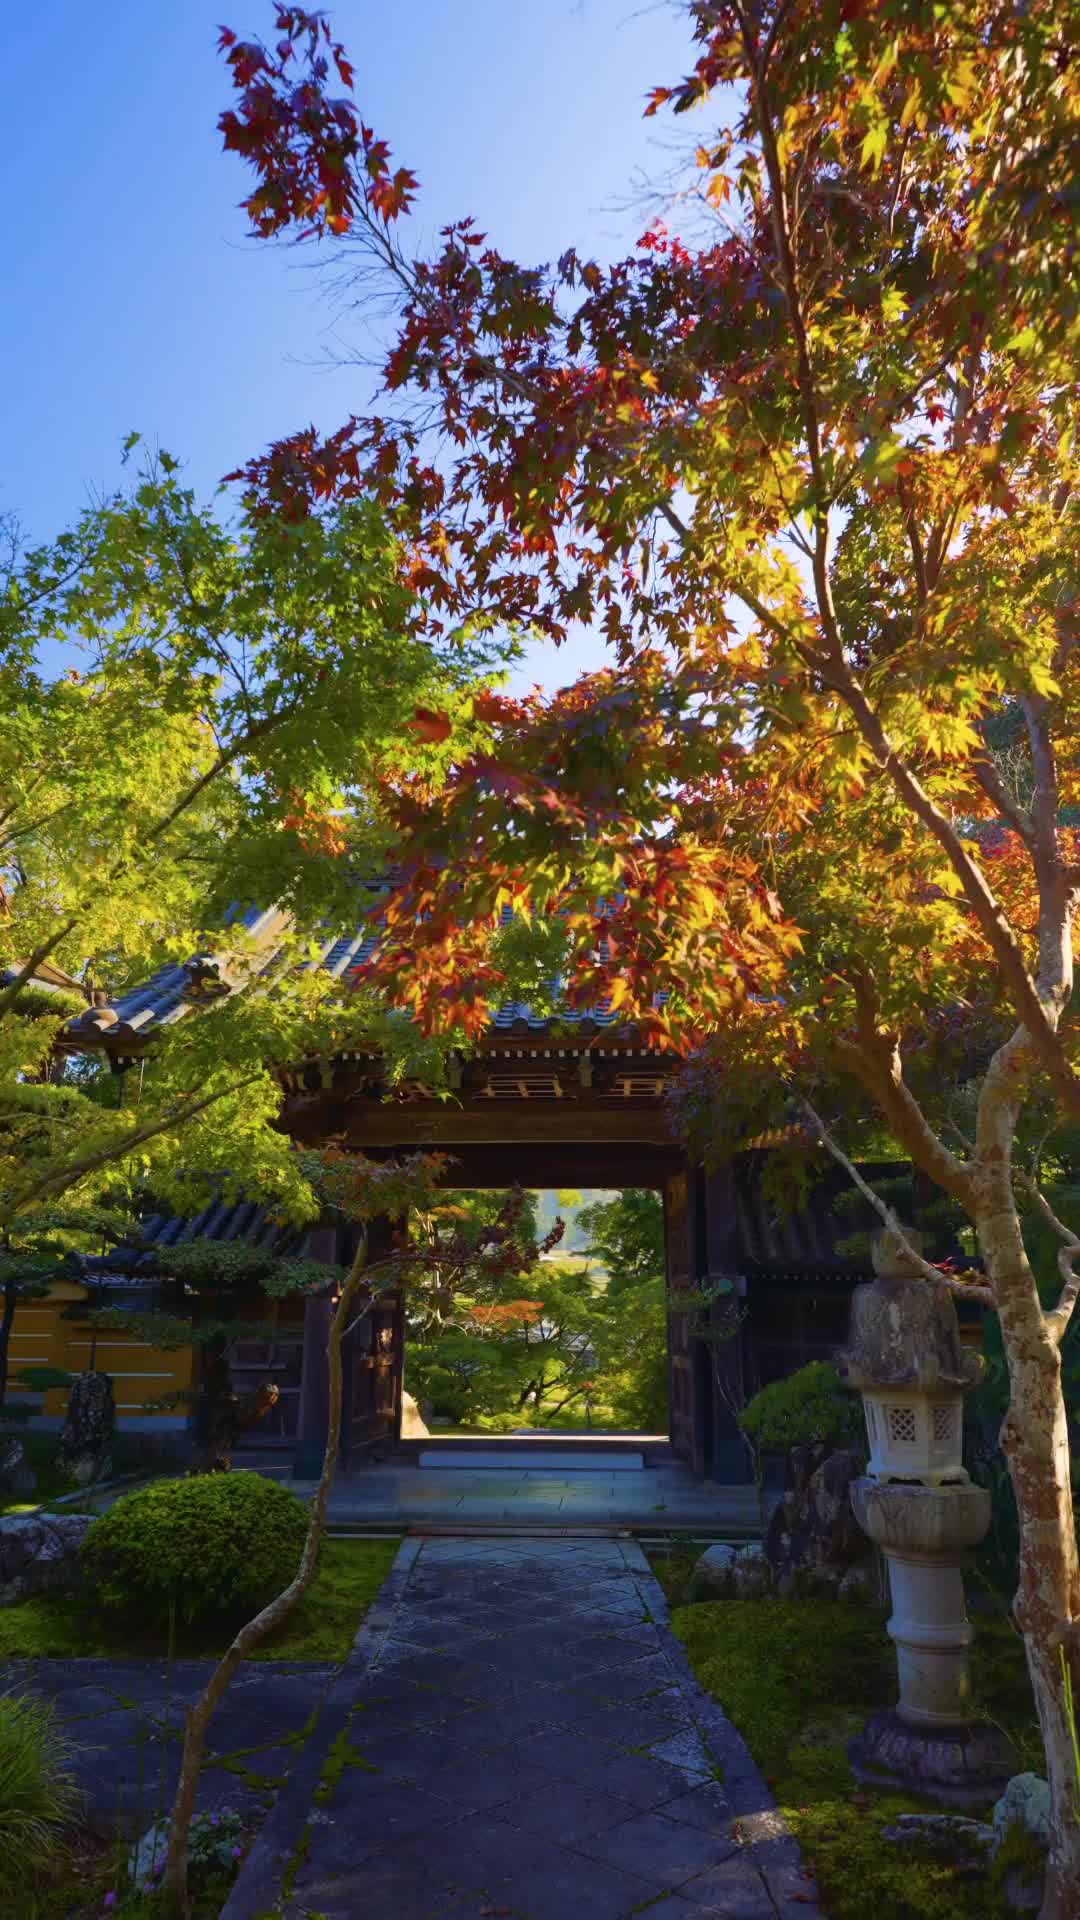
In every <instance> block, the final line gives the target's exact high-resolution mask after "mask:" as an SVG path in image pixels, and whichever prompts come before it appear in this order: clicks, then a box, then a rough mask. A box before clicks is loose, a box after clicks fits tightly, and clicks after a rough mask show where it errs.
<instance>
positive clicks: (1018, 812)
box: [971, 756, 1035, 851]
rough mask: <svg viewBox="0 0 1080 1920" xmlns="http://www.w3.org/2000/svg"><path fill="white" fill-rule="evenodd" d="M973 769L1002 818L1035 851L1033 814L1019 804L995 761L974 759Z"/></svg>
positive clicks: (987, 758)
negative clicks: (1006, 784)
mask: <svg viewBox="0 0 1080 1920" xmlns="http://www.w3.org/2000/svg"><path fill="white" fill-rule="evenodd" d="M971 771H972V773H973V774H974V775H975V778H976V780H977V781H978V783H979V785H980V787H981V788H982V790H983V792H984V793H985V794H986V796H987V798H988V799H989V800H992V801H993V803H994V805H995V807H996V808H997V810H998V812H999V813H1000V815H1001V817H1002V819H1003V820H1007V821H1008V823H1009V825H1010V827H1012V829H1013V831H1014V832H1015V833H1018V834H1019V835H1020V838H1021V840H1022V841H1023V842H1024V845H1025V846H1026V847H1028V848H1029V849H1031V850H1032V851H1033V850H1034V847H1035V827H1034V825H1033V823H1032V819H1031V815H1030V814H1029V813H1028V811H1027V809H1026V808H1025V807H1021V806H1018V805H1017V803H1016V801H1015V800H1014V799H1013V797H1012V795H1011V794H1010V793H1009V791H1008V789H1007V787H1006V786H1005V783H1004V781H1003V780H1002V778H1001V775H1000V774H999V772H998V770H997V768H996V767H995V765H994V763H993V761H992V760H991V759H990V758H989V756H987V757H986V758H985V759H979V760H973V761H972V763H971Z"/></svg>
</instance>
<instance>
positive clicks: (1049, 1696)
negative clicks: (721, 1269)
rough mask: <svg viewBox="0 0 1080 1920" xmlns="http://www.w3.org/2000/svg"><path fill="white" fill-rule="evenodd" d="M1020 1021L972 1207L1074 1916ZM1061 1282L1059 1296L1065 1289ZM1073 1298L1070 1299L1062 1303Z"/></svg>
mask: <svg viewBox="0 0 1080 1920" xmlns="http://www.w3.org/2000/svg"><path fill="white" fill-rule="evenodd" d="M1027 1046H1028V1036H1027V1034H1026V1032H1025V1030H1024V1029H1023V1028H1020V1029H1018V1031H1017V1033H1016V1034H1015V1035H1013V1037H1012V1038H1011V1039H1010V1040H1009V1041H1007V1042H1006V1044H1005V1045H1004V1046H1003V1047H1002V1048H1001V1049H1000V1050H999V1052H998V1054H997V1055H996V1057H995V1059H994V1061H993V1063H992V1065H991V1068H990V1071H989V1072H988V1074H987V1076H986V1080H985V1082H984V1084H983V1088H982V1094H981V1098H980V1102H979V1125H978V1133H977V1137H976V1159H975V1177H976V1181H977V1194H976V1199H975V1205H974V1209H973V1211H974V1219H975V1228H976V1232H977V1234H978V1239H979V1246H980V1249H981V1252H982V1256H983V1260H984V1263H985V1266H986V1271H987V1274H988V1275H989V1277H990V1281H991V1285H992V1287H993V1290H994V1293H995V1295H996V1299H997V1310H998V1314H999V1317H1000V1320H1001V1332H1002V1342H1003V1345H1004V1349H1005V1357H1006V1361H1007V1363H1008V1369H1009V1410H1008V1413H1007V1414H1006V1416H1005V1422H1004V1425H1003V1428H1002V1434H1001V1440H1002V1446H1003V1448H1004V1451H1005V1456H1006V1459H1007V1461H1008V1465H1009V1474H1010V1477H1011V1479H1012V1483H1013V1489H1014V1492H1015V1494H1016V1508H1017V1514H1018V1517H1019V1524H1020V1587H1019V1591H1018V1593H1017V1596H1016V1603H1015V1612H1016V1617H1017V1621H1018V1623H1019V1625H1020V1627H1021V1629H1022V1631H1023V1635H1024V1647H1025V1651H1026V1655H1027V1664H1028V1672H1029V1674H1030V1677H1031V1687H1032V1692H1033V1694H1034V1697H1035V1707H1036V1711H1037V1713H1038V1716H1039V1727H1040V1730H1041V1733H1042V1738H1043V1746H1044V1748H1045V1752H1046V1767H1047V1777H1048V1779H1049V1782H1050V1790H1051V1796H1052V1837H1051V1852H1050V1872H1049V1875H1048V1879H1047V1889H1046V1898H1045V1901H1044V1904H1043V1907H1042V1912H1041V1915H1040V1920H1077V1917H1078V1916H1080V1819H1078V1817H1077V1810H1078V1808H1080V1779H1078V1776H1077V1768H1076V1751H1075V1747H1074V1745H1073V1739H1072V1729H1071V1727H1070V1724H1069V1716H1068V1712H1067V1703H1066V1693H1065V1683H1064V1675H1063V1671H1062V1653H1063V1652H1064V1657H1065V1660H1066V1662H1067V1663H1068V1668H1069V1671H1070V1673H1071V1675H1072V1690H1073V1694H1074V1696H1080V1560H1078V1556H1077V1544H1076V1516H1075V1513H1074V1510H1073V1497H1072V1481H1071V1472H1070V1449H1069V1431H1068V1420H1067V1413H1066V1406H1065V1398H1064V1395H1063V1393H1062V1385H1061V1341H1062V1339H1063V1337H1064V1334H1065V1331H1066V1329H1067V1326H1068V1314H1067V1311H1065V1309H1064V1307H1062V1308H1061V1309H1052V1310H1051V1311H1050V1312H1047V1311H1045V1310H1044V1308H1043V1306H1042V1302H1041V1301H1040V1298H1039V1291H1038V1287H1037V1285H1036V1282H1035V1276H1034V1274H1033V1272H1032V1270H1031V1265H1030V1262H1029V1260H1028V1257H1027V1253H1026V1250H1025V1247H1024V1240H1023V1233H1022V1231H1021V1224H1020V1218H1019V1213H1018V1210H1017V1205H1016V1199H1015V1194H1014V1190H1013V1180H1012V1158H1013V1151H1014V1141H1015V1137H1016V1124H1017V1120H1018V1118H1019V1103H1018V1098H1017V1091H1016V1083H1017V1077H1018V1074H1019V1075H1020V1077H1021V1078H1022V1077H1023V1065H1024V1060H1023V1055H1024V1052H1025V1049H1026V1048H1027ZM1068 1290H1069V1282H1068V1281H1066V1283H1065V1287H1064V1289H1063V1293H1065V1294H1067V1293H1068ZM1069 1304H1071V1302H1070V1303H1069Z"/></svg>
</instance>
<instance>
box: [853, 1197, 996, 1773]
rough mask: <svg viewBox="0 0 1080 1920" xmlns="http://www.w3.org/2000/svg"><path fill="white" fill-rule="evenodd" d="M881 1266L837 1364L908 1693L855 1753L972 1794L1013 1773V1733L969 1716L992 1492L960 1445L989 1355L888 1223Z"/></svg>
mask: <svg viewBox="0 0 1080 1920" xmlns="http://www.w3.org/2000/svg"><path fill="white" fill-rule="evenodd" d="M907 1238H908V1239H909V1241H910V1242H911V1243H912V1245H913V1246H915V1247H916V1248H917V1246H918V1236H917V1235H916V1234H909V1235H908V1236H907ZM874 1271H875V1274H876V1278H875V1279H874V1280H872V1281H871V1282H869V1283H868V1284H866V1285H864V1286H860V1287H857V1288H856V1289H855V1293H854V1295H853V1298H852V1305H851V1320H850V1326H849V1331H848V1348H847V1351H846V1352H845V1353H842V1354H840V1355H839V1356H838V1362H839V1365H840V1369H841V1372H842V1373H843V1374H844V1376H845V1378H846V1380H847V1382H848V1384H849V1385H850V1386H852V1387H854V1388H856V1389H857V1391H858V1392H860V1393H861V1394H862V1397H863V1407H864V1409H865V1412H866V1428H867V1435H868V1438H869V1441H870V1463H869V1466H868V1468H867V1471H866V1473H865V1474H864V1475H863V1476H862V1478H860V1479H858V1480H856V1481H854V1482H853V1484H852V1488H851V1502H852V1506H853V1508H854V1510H855V1518H856V1519H857V1520H858V1522H859V1525H860V1526H861V1527H862V1529H863V1531H864V1532H865V1533H867V1534H869V1536H870V1538H871V1540H873V1541H874V1542H875V1544H876V1545H877V1546H879V1547H880V1548H881V1550H882V1552H883V1553H884V1555H885V1558H886V1561H887V1563H888V1568H889V1585H890V1590H891V1593H892V1616H891V1618H890V1620H889V1624H888V1631H889V1635H890V1637H891V1639H892V1641H893V1643H894V1645H895V1647H896V1658H897V1666H898V1669H899V1680H900V1698H899V1700H898V1701H897V1704H896V1707H895V1708H894V1709H892V1710H891V1711H890V1712H888V1713H884V1714H878V1715H876V1716H875V1718H874V1719H873V1720H871V1721H870V1722H869V1724H868V1725H867V1727H866V1728H865V1730H864V1732H863V1734H862V1735H861V1736H860V1738H859V1739H858V1740H857V1741H856V1742H855V1743H854V1746H853V1747H852V1751H851V1758H852V1763H853V1765H854V1767H855V1771H856V1773H857V1774H858V1775H859V1777H860V1778H862V1779H865V1780H867V1781H868V1782H872V1781H875V1780H876V1781H879V1782H880V1783H881V1784H902V1785H903V1786H905V1787H909V1788H911V1787H913V1788H916V1789H918V1790H919V1791H921V1792H923V1793H929V1794H932V1795H933V1796H934V1797H936V1798H938V1799H941V1800H944V1801H946V1802H948V1803H950V1804H954V1805H965V1804H975V1803H977V1802H980V1801H985V1800H986V1799H989V1798H992V1797H993V1796H994V1795H995V1794H996V1793H997V1792H998V1791H999V1790H1000V1788H1001V1786H1002V1784H1003V1783H1004V1781H1005V1780H1007V1779H1008V1778H1009V1775H1010V1774H1011V1773H1012V1772H1014V1771H1015V1756H1014V1754H1013V1752H1012V1749H1011V1747H1010V1746H1009V1743H1008V1741H1007V1740H1006V1739H1005V1737H1004V1736H1003V1735H1002V1734H1001V1733H1000V1731H999V1730H998V1729H997V1728H996V1727H992V1726H990V1725H989V1724H988V1723H986V1722H982V1721H977V1720H973V1719H972V1717H971V1682H970V1673H969V1661H968V1649H969V1647H970V1644H971V1640H972V1629H971V1626H970V1624H969V1622H968V1618H967V1612H966V1609H965V1605H964V1585H963V1577H962V1574H961V1570H960V1569H961V1556H962V1555H963V1553H964V1552H965V1550H966V1549H968V1548H970V1547H974V1546H977V1544H978V1542H979V1541H980V1540H981V1539H982V1538H983V1536H984V1534H985V1533H986V1531H987V1528H988V1527H989V1524H990V1495H989V1494H988V1493H987V1492H986V1490H985V1489H984V1488H982V1487H977V1486H975V1485H974V1484H973V1482H972V1481H971V1479H970V1477H969V1475H968V1474H967V1472H966V1471H965V1468H964V1463H963V1458H962V1448H961V1441H962V1430H963V1402H964V1395H965V1393H967V1392H968V1391H969V1390H970V1389H971V1388H972V1387H974V1386H976V1385H977V1383H978V1381H979V1379H980V1378H981V1376H982V1369H983V1362H982V1360H981V1358H980V1356H979V1355H978V1354H974V1353H971V1352H969V1351H967V1349H965V1347H964V1346H963V1344H962V1342H961V1339H960V1329H959V1326H958V1324H957V1319H956V1309H955V1307H954V1305H953V1299H952V1295H951V1294H950V1292H949V1290H948V1287H947V1286H946V1285H945V1283H944V1281H941V1282H940V1283H935V1282H934V1281H933V1280H929V1279H926V1278H925V1277H924V1276H923V1274H922V1273H921V1272H920V1271H919V1269H918V1268H917V1267H916V1266H915V1265H914V1263H913V1262H912V1261H911V1260H910V1258H909V1257H908V1256H907V1255H906V1254H905V1253H904V1251H903V1250H902V1249H901V1247H900V1246H899V1245H898V1243H897V1242H896V1240H895V1238H894V1237H893V1236H892V1235H891V1234H889V1233H881V1234H879V1235H878V1236H877V1238H876V1240H875V1243H874Z"/></svg>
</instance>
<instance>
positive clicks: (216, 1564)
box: [82, 1473, 308, 1623]
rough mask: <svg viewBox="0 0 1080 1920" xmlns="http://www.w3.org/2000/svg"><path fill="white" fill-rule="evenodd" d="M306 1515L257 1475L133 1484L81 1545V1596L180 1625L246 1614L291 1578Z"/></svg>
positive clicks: (289, 1496) (114, 1608)
mask: <svg viewBox="0 0 1080 1920" xmlns="http://www.w3.org/2000/svg"><path fill="white" fill-rule="evenodd" d="M307 1526H308V1513H307V1508H306V1507H305V1506H304V1503H303V1501H302V1500H298V1499H297V1497H296V1495H295V1494H294V1493H290V1492H289V1491H288V1489H287V1488H285V1487H279V1486H277V1485H276V1484H275V1482H274V1481H272V1480H264V1479H262V1478H261V1476H260V1475H259V1474H257V1473H213V1474H199V1475H197V1476H195V1477H194V1478H192V1479H188V1480H156V1481H154V1483H153V1484H152V1485H151V1486H148V1487H139V1488H137V1489H136V1491H135V1492H134V1493H129V1494H126V1495H125V1496H124V1498H123V1499H122V1500H118V1501H117V1502H116V1505H115V1506H113V1507H110V1508H109V1510H108V1512H107V1513H103V1514H102V1515H101V1517H100V1519H98V1520H95V1522H94V1524H93V1526H92V1527H91V1528H90V1530H89V1532H88V1533H87V1536H86V1539H85V1541H84V1542H83V1549H82V1565H83V1575H84V1579H85V1584H86V1590H87V1592H88V1594H89V1596H90V1597H91V1598H92V1599H94V1600H96V1601H97V1602H98V1604H99V1605H100V1606H102V1607H105V1608H106V1609H108V1610H109V1611H110V1612H116V1613H126V1614H131V1615H134V1616H136V1617H139V1618H142V1619H146V1618H148V1617H149V1618H152V1619H154V1620H155V1621H158V1620H168V1619H170V1618H175V1619H179V1620H184V1621H187V1622H189V1623H192V1622H195V1621H205V1620H212V1619H216V1618H219V1617H220V1616H222V1615H225V1616H232V1615H235V1614H242V1613H253V1612H255V1611H256V1610H257V1609H258V1608H259V1607H262V1606H265V1604H266V1602H267V1601H268V1600H272V1599H273V1597H274V1595H275V1594H276V1593H279V1592H280V1591H281V1589H282V1587H284V1586H286V1585H287V1583H288V1582H289V1581H290V1580H291V1579H292V1577H293V1574H294V1573H295V1572H296V1569H297V1567H298V1566H299V1564H300V1554H301V1551H302V1549H303V1545H304V1537H305V1535H306V1533H307Z"/></svg>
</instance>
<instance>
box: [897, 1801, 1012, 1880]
mask: <svg viewBox="0 0 1080 1920" xmlns="http://www.w3.org/2000/svg"><path fill="white" fill-rule="evenodd" d="M881 1837H882V1839H883V1840H888V1841H891V1843H892V1844H893V1845H894V1846H905V1845H909V1846H910V1845H913V1844H915V1845H919V1846H922V1847H925V1848H928V1849H930V1850H931V1851H932V1852H933V1853H934V1854H935V1855H936V1856H937V1857H938V1858H939V1859H942V1860H947V1861H948V1862H949V1863H950V1865H952V1866H954V1867H959V1868H960V1869H961V1870H962V1871H972V1872H973V1871H976V1870H979V1869H982V1868H984V1867H985V1866H986V1861H987V1855H988V1853H989V1851H990V1848H991V1847H992V1845H993V1841H994V1829H993V1827H989V1826H986V1825H984V1823H983V1822H982V1821H981V1820H968V1819H966V1818H965V1816H964V1815H963V1814H958V1813H902V1814H900V1816H899V1818H898V1819H897V1822H896V1825H895V1826H894V1827H883V1828H882V1834H881Z"/></svg>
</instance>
